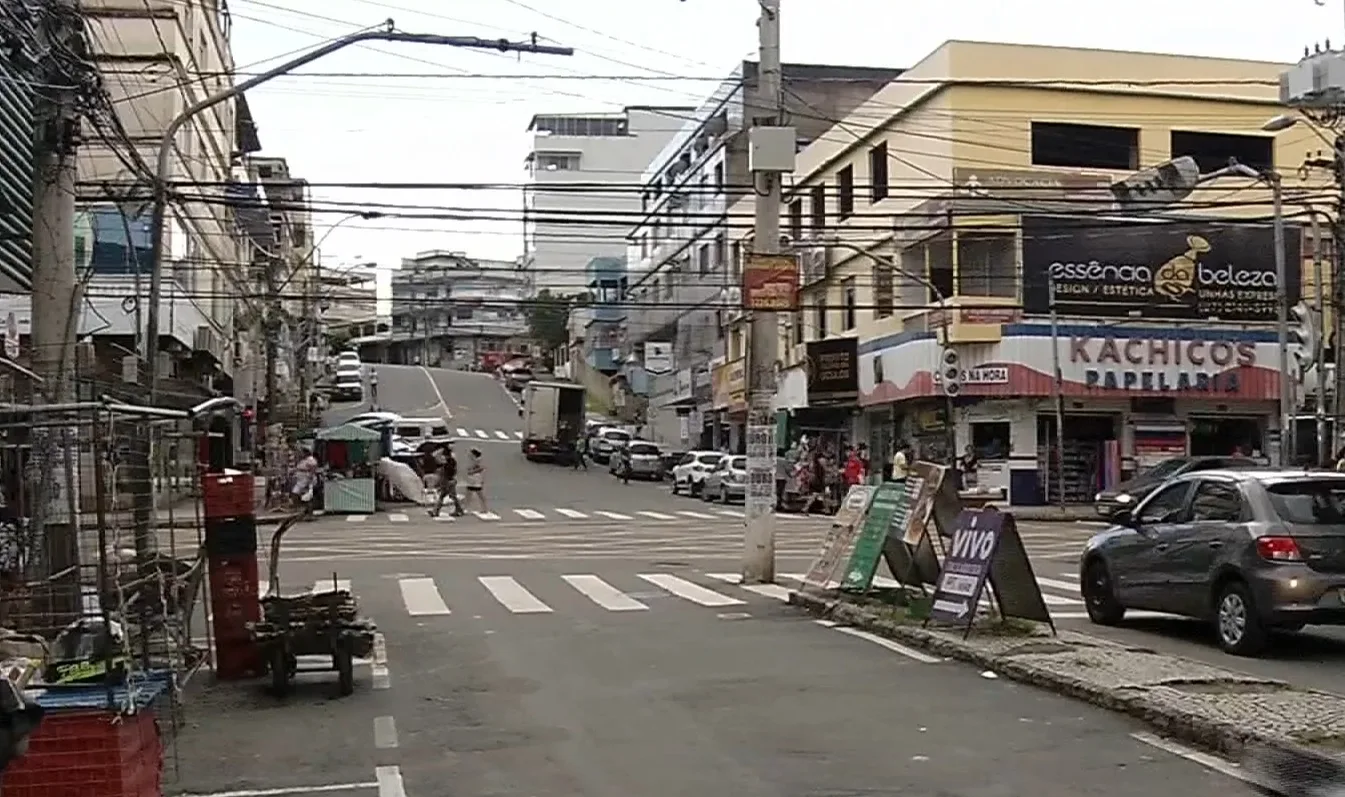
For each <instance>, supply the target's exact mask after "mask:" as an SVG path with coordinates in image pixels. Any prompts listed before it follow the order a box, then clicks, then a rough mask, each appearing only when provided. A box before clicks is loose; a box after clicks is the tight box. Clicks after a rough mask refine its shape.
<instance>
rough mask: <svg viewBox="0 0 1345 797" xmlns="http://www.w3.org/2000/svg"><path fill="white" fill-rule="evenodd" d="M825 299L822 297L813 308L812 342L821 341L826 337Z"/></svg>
mask: <svg viewBox="0 0 1345 797" xmlns="http://www.w3.org/2000/svg"><path fill="white" fill-rule="evenodd" d="M826 301H827V300H826V297H825V296H824V297H822V299H821V302H820V303H819V304H818V305H817V306H816V307H814V308H813V311H814V316H813V319H814V320H813V325H814V327H816V329H814V332H815V333H816V334H815V335H814V336H813V340H821V339H822V338H825V337H826V336H827V304H826Z"/></svg>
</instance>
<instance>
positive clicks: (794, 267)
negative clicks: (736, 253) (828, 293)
mask: <svg viewBox="0 0 1345 797" xmlns="http://www.w3.org/2000/svg"><path fill="white" fill-rule="evenodd" d="M798 307H799V259H798V257H797V256H795V255H762V254H755V253H754V254H750V255H748V256H747V257H746V258H744V262H743V308H744V309H746V310H768V311H769V310H797V309H798Z"/></svg>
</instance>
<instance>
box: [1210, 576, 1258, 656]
mask: <svg viewBox="0 0 1345 797" xmlns="http://www.w3.org/2000/svg"><path fill="white" fill-rule="evenodd" d="M1214 633H1215V635H1216V636H1217V637H1218V639H1219V647H1221V648H1223V649H1224V652H1226V653H1232V654H1233V655H1234V656H1255V655H1256V654H1258V653H1260V652H1261V651H1263V650H1265V648H1266V645H1267V644H1269V642H1270V631H1269V629H1267V628H1266V626H1265V624H1264V623H1262V622H1261V616H1260V615H1259V614H1257V612H1256V603H1255V601H1254V600H1253V598H1252V591H1251V589H1249V588H1248V587H1247V585H1246V584H1245V583H1243V582H1242V581H1239V580H1237V579H1230V580H1228V581H1225V582H1224V583H1223V585H1222V586H1221V587H1220V588H1219V592H1218V595H1217V597H1216V598H1215V601H1214Z"/></svg>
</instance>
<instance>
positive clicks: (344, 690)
mask: <svg viewBox="0 0 1345 797" xmlns="http://www.w3.org/2000/svg"><path fill="white" fill-rule="evenodd" d="M332 658H333V659H335V662H334V663H335V664H336V684H337V689H338V691H339V692H340V694H341V697H346V696H348V695H350V694H353V693H354V692H355V655H354V654H353V653H352V652H351V650H350V643H348V642H338V643H337V645H336V651H335V652H333V653H332Z"/></svg>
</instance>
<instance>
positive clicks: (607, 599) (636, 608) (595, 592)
mask: <svg viewBox="0 0 1345 797" xmlns="http://www.w3.org/2000/svg"><path fill="white" fill-rule="evenodd" d="M561 578H562V579H563V580H564V581H565V583H567V584H569V585H570V586H572V587H574V588H575V589H577V590H579V592H581V593H582V594H583V595H584V597H586V598H588V599H589V600H591V601H593V602H594V603H596V604H598V605H599V606H601V607H602V608H604V609H606V610H607V611H609V612H642V611H648V610H649V607H648V606H646V605H644V604H643V603H640V602H639V601H637V600H635V599H634V598H632V597H631V596H629V595H627V594H626V593H624V592H622V591H621V590H619V589H617V588H616V587H614V586H612V585H611V584H608V583H607V582H606V581H603V580H602V579H601V578H598V577H597V576H594V575H587V574H585V575H576V576H561Z"/></svg>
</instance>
